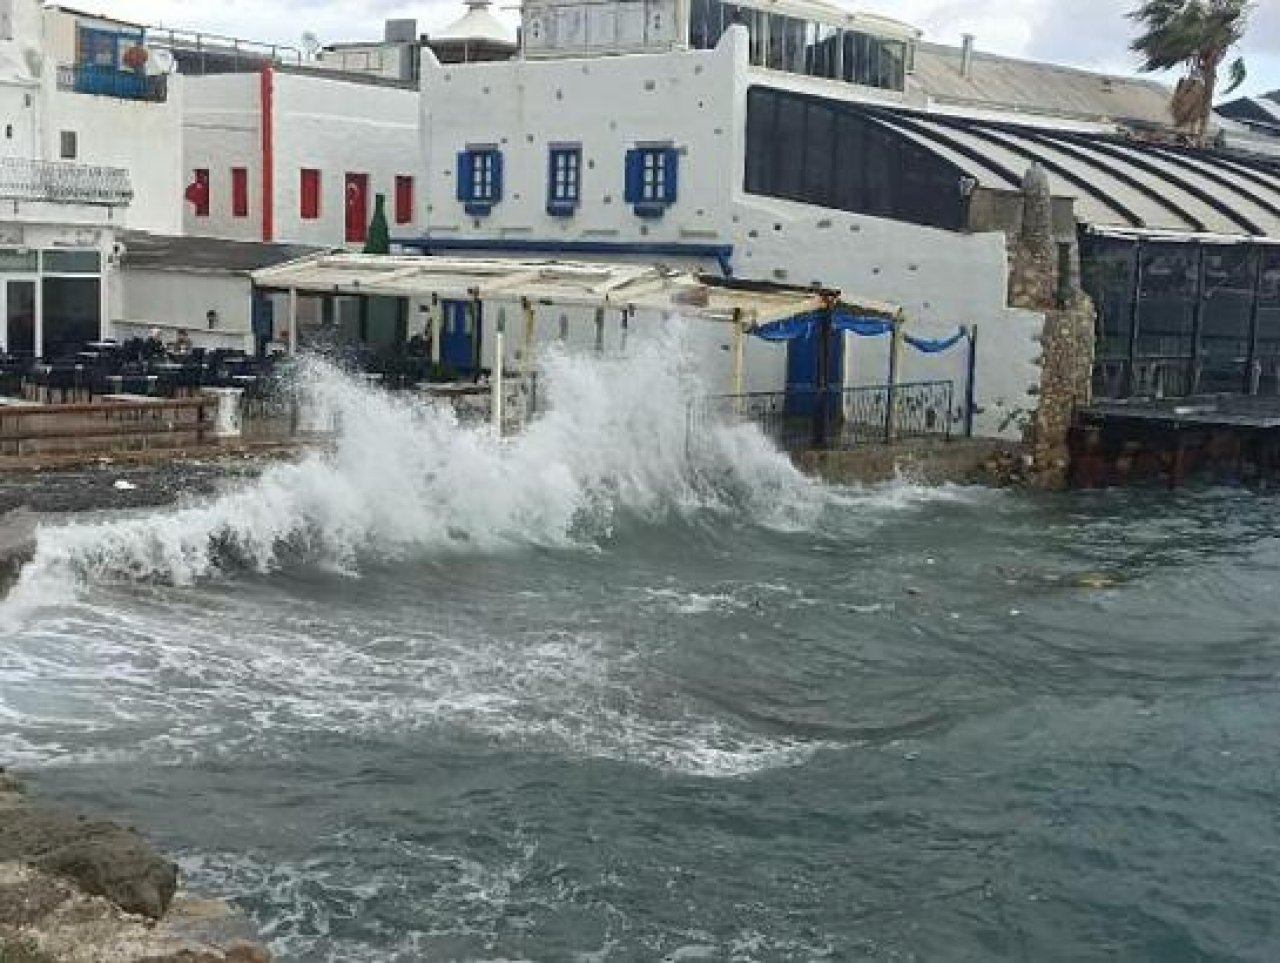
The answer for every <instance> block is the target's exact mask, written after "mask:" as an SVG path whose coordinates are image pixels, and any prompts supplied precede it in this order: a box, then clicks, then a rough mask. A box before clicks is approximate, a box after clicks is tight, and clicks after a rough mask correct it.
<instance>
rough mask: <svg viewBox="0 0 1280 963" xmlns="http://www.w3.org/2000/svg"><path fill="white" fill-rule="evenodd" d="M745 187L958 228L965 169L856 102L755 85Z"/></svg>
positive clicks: (962, 220)
mask: <svg viewBox="0 0 1280 963" xmlns="http://www.w3.org/2000/svg"><path fill="white" fill-rule="evenodd" d="M746 159H747V166H746V184H745V189H746V191H747V192H748V193H751V194H760V195H764V196H766V197H780V198H784V199H786V200H791V201H800V202H801V203H805V204H816V205H818V206H821V207H831V208H836V209H838V210H843V211H852V212H854V213H857V214H870V215H874V216H877V217H887V218H892V219H894V220H898V221H908V222H910V223H912V224H927V225H929V226H931V227H940V228H945V229H947V230H962V229H963V228H964V227H965V226H966V225H967V223H968V216H969V215H968V201H967V199H966V192H965V189H964V172H963V171H962V170H960V168H959V167H956V166H955V165H954V164H952V163H950V162H949V161H946V160H944V159H942V158H940V157H938V156H937V155H936V154H934V153H932V152H931V151H928V150H926V149H925V148H923V147H921V146H920V145H918V144H916V143H915V142H913V141H911V140H909V139H908V138H906V137H903V136H902V135H901V134H899V133H898V132H896V131H894V130H892V129H890V128H887V127H884V126H882V125H880V124H877V123H876V122H875V121H874V120H873V119H871V118H869V117H867V116H866V114H865V113H863V112H862V111H861V109H860V108H859V107H858V106H857V105H856V104H848V103H845V102H843V101H838V100H830V99H827V98H823V97H814V96H811V95H808V94H797V93H793V92H791V91H784V90H776V89H774V88H771V87H761V86H755V87H752V88H751V89H750V90H749V91H748V92H747V149H746Z"/></svg>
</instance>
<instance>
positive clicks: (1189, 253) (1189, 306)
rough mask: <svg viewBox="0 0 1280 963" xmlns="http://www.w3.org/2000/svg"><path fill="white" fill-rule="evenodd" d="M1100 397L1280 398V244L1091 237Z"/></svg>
mask: <svg viewBox="0 0 1280 963" xmlns="http://www.w3.org/2000/svg"><path fill="white" fill-rule="evenodd" d="M1081 271H1082V277H1083V281H1084V286H1085V290H1086V291H1087V292H1088V293H1089V295H1090V297H1092V298H1093V301H1094V304H1095V306H1096V307H1097V311H1098V335H1097V359H1096V363H1095V369H1094V390H1095V393H1096V394H1097V396H1098V397H1101V398H1123V397H1147V396H1154V397H1176V396H1179V395H1191V394H1205V393H1233V394H1239V393H1263V394H1280V246H1276V245H1258V244H1252V243H1244V242H1242V243H1238V244H1208V243H1205V244H1202V243H1198V242H1185V243H1184V242H1175V241H1147V240H1139V239H1135V238H1124V237H1105V236H1096V235H1090V234H1086V235H1085V236H1084V237H1083V239H1082V242H1081Z"/></svg>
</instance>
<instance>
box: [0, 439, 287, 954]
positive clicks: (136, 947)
mask: <svg viewBox="0 0 1280 963" xmlns="http://www.w3.org/2000/svg"><path fill="white" fill-rule="evenodd" d="M268 464H270V459H268V458H264V457H261V456H246V455H242V454H237V455H233V456H229V457H221V458H213V459H192V458H180V459H170V460H165V461H163V462H157V463H150V464H134V463H129V462H124V463H121V462H117V461H115V460H113V459H106V458H103V459H95V460H93V461H91V462H89V463H84V464H80V465H77V466H74V467H63V468H57V469H31V470H21V471H18V470H10V471H6V472H4V473H3V474H0V595H2V594H3V592H4V591H6V590H7V589H8V587H9V584H11V583H12V581H13V580H14V579H15V578H16V577H17V575H18V573H19V571H20V569H21V566H22V564H23V563H24V562H25V561H26V560H27V559H28V558H29V557H30V553H31V550H32V549H33V547H34V535H35V530H36V526H37V524H38V523H39V522H40V521H41V520H49V519H51V518H52V519H56V518H57V517H58V516H60V515H64V514H70V513H78V512H105V511H113V510H116V511H118V510H138V509H143V508H150V507H160V506H163V505H169V504H172V503H174V502H176V501H179V500H180V499H182V498H185V497H190V496H199V495H205V494H212V493H214V492H216V491H218V490H220V489H222V488H224V487H226V486H227V485H228V484H233V483H235V482H236V481H238V480H241V479H246V478H252V477H254V476H256V475H257V474H258V473H260V472H261V471H262V470H263V469H264V468H265V467H266V466H267V465H268ZM270 959H271V956H270V954H269V952H268V951H267V949H266V948H265V947H264V946H263V945H261V944H260V943H259V942H257V940H256V934H255V933H254V930H253V928H252V926H251V925H250V924H249V923H248V921H247V920H245V919H244V918H243V917H241V916H239V915H238V914H236V913H235V911H234V910H232V908H231V907H230V906H228V905H227V904H226V903H224V902H222V901H220V900H210V899H202V898H198V897H196V896H193V895H191V894H188V893H184V892H183V891H182V890H181V881H180V879H179V872H178V867H177V865H176V864H175V863H173V862H172V861H171V860H169V859H167V858H165V857H164V856H162V855H161V854H159V853H158V852H156V851H155V850H154V849H153V848H152V847H151V845H150V844H149V843H148V842H147V841H146V840H145V839H144V838H143V837H142V836H141V835H139V834H138V833H137V832H136V831H134V830H133V829H129V828H126V827H123V826H120V825H118V824H116V823H113V822H110V821H106V820H99V819H94V818H90V817H88V816H85V815H82V814H78V813H74V812H70V811H67V810H65V809H62V808H61V807H58V806H56V805H53V804H50V803H47V802H45V801H43V800H40V799H39V797H38V796H33V795H30V794H28V793H27V792H26V790H25V789H24V787H23V785H22V784H21V782H20V781H19V780H18V779H17V778H16V777H15V776H13V775H12V774H10V773H6V772H5V771H4V770H3V769H2V768H0V963H267V961H269V960H270Z"/></svg>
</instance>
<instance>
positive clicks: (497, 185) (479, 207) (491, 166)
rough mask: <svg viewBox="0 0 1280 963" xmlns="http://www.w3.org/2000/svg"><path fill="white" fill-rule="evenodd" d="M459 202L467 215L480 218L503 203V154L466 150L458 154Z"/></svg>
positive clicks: (482, 149)
mask: <svg viewBox="0 0 1280 963" xmlns="http://www.w3.org/2000/svg"><path fill="white" fill-rule="evenodd" d="M458 200H460V201H462V203H463V204H464V205H465V207H466V211H467V213H468V214H470V215H472V216H474V217H483V216H485V215H486V214H488V213H489V212H490V211H491V210H492V209H493V205H494V204H497V203H498V202H499V201H501V200H502V152H501V151H499V150H495V149H494V148H492V147H481V148H469V149H468V150H464V151H462V152H461V153H459V154H458Z"/></svg>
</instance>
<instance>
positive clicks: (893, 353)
mask: <svg viewBox="0 0 1280 963" xmlns="http://www.w3.org/2000/svg"><path fill="white" fill-rule="evenodd" d="M902 322H903V318H902V314H901V313H899V314H898V315H897V316H896V317H895V318H894V319H893V344H892V345H891V346H890V348H889V387H888V398H887V399H886V404H885V412H884V440H885V444H892V443H893V439H894V436H895V435H896V434H897V432H898V371H899V368H900V365H901V363H902Z"/></svg>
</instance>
